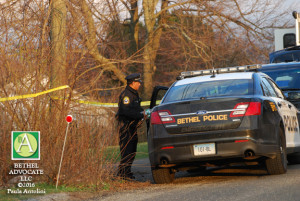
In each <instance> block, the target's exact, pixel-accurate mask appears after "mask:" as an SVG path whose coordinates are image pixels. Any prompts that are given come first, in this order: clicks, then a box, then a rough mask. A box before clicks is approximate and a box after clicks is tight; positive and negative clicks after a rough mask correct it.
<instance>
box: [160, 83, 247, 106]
mask: <svg viewBox="0 0 300 201" xmlns="http://www.w3.org/2000/svg"><path fill="white" fill-rule="evenodd" d="M252 94H253V80H252V79H241V80H239V79H232V80H218V81H209V82H197V83H190V84H185V85H179V86H174V87H172V88H171V89H170V90H169V92H168V93H167V94H166V97H165V99H164V103H167V102H173V101H179V100H192V99H200V98H207V97H219V96H240V95H252Z"/></svg>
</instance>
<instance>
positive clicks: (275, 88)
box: [268, 79, 284, 99]
mask: <svg viewBox="0 0 300 201" xmlns="http://www.w3.org/2000/svg"><path fill="white" fill-rule="evenodd" d="M268 81H269V83H270V84H271V85H272V86H273V88H274V90H275V92H276V94H277V96H278V97H279V98H282V99H284V95H283V94H282V91H281V90H280V89H279V88H278V87H277V85H276V84H275V83H274V82H273V81H272V80H270V79H268Z"/></svg>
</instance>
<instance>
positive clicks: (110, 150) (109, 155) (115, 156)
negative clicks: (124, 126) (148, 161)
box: [104, 142, 148, 162]
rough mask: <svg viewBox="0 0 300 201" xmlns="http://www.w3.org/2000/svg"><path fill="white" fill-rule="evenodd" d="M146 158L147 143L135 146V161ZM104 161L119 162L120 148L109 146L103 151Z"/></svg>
mask: <svg viewBox="0 0 300 201" xmlns="http://www.w3.org/2000/svg"><path fill="white" fill-rule="evenodd" d="M147 157H148V143H147V142H142V143H138V145H137V153H136V157H135V160H137V159H142V158H147ZM104 160H115V161H116V162H117V161H120V147H119V146H110V147H107V148H106V150H105V151H104Z"/></svg>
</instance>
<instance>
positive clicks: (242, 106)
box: [230, 102, 261, 117]
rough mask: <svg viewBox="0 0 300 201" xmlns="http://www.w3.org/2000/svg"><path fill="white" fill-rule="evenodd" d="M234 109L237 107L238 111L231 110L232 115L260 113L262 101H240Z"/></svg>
mask: <svg viewBox="0 0 300 201" xmlns="http://www.w3.org/2000/svg"><path fill="white" fill-rule="evenodd" d="M234 109H236V111H233V112H231V114H230V117H242V116H252V115H260V114H261V103H260V102H246V103H238V104H236V105H235V107H234Z"/></svg>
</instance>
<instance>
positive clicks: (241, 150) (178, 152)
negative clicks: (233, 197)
mask: <svg viewBox="0 0 300 201" xmlns="http://www.w3.org/2000/svg"><path fill="white" fill-rule="evenodd" d="M238 133H239V134H240V135H235V136H234V137H226V138H224V137H223V138H222V137H218V138H210V139H203V138H201V135H200V136H198V140H197V136H193V137H192V138H191V139H188V138H187V140H186V141H183V140H182V139H184V138H181V141H179V140H178V139H177V140H176V138H168V140H166V141H165V140H163V139H154V140H153V144H152V145H155V146H153V147H151V148H150V147H149V151H150V152H149V157H150V161H151V164H152V166H158V165H162V164H164V163H166V161H167V163H168V164H174V165H184V164H188V163H195V162H197V163H206V162H216V160H219V161H220V162H221V161H223V162H226V160H230V161H232V160H233V161H234V160H241V159H243V158H245V153H246V152H252V153H253V155H254V156H255V157H258V158H259V157H268V158H273V157H275V155H276V151H277V148H278V146H277V144H276V141H277V140H276V139H274V140H272V141H269V140H263V139H262V138H261V135H260V133H261V132H259V131H258V130H252V131H248V132H238ZM218 136H219V135H218ZM259 136H260V137H259ZM237 140H238V141H241V140H242V141H241V142H236V141H237ZM205 143H215V150H216V153H215V154H213V155H201V156H195V155H194V146H193V145H195V144H205ZM168 146H169V147H172V148H169V149H162V148H163V147H168ZM163 160H164V161H163Z"/></svg>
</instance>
